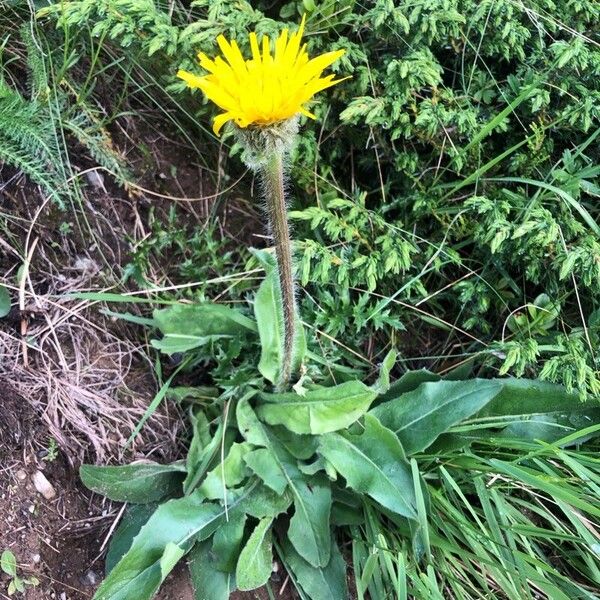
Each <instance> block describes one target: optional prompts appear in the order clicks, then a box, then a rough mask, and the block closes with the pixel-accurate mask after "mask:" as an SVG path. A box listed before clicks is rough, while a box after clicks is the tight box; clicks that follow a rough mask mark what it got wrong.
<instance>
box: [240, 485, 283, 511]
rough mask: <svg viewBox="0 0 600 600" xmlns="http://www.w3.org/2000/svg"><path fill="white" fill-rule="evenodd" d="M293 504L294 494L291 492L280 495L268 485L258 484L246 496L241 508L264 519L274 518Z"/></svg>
mask: <svg viewBox="0 0 600 600" xmlns="http://www.w3.org/2000/svg"><path fill="white" fill-rule="evenodd" d="M291 504H292V495H291V494H290V493H289V492H285V493H284V494H281V495H280V496H279V495H277V494H276V493H275V492H274V491H273V490H271V489H269V488H268V487H266V486H264V485H257V486H255V487H254V488H253V489H252V491H251V492H250V493H249V494H248V496H247V497H246V498H244V503H243V505H241V506H240V509H239V510H240V511H243V512H244V513H245V514H247V515H249V516H251V517H254V518H255V519H264V518H265V517H271V518H273V519H274V518H275V517H277V516H279V515H280V514H282V513H284V512H286V511H287V509H288V508H289V507H290V506H291Z"/></svg>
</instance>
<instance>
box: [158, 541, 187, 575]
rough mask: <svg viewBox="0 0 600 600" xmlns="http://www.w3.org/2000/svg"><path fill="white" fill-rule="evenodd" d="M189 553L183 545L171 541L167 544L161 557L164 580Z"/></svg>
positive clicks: (161, 570)
mask: <svg viewBox="0 0 600 600" xmlns="http://www.w3.org/2000/svg"><path fill="white" fill-rule="evenodd" d="M186 553H187V550H185V549H183V548H182V547H181V546H178V545H177V544H174V543H173V542H169V543H168V544H167V545H166V546H165V550H164V552H163V555H162V556H161V557H160V572H161V576H162V580H163V581H164V580H165V579H166V577H167V575H168V574H169V573H170V572H171V571H172V570H173V569H174V567H175V565H176V564H177V563H178V562H179V561H180V559H182V558H183V557H184V556H185V555H186Z"/></svg>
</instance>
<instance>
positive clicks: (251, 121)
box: [177, 18, 344, 135]
mask: <svg viewBox="0 0 600 600" xmlns="http://www.w3.org/2000/svg"><path fill="white" fill-rule="evenodd" d="M304 21H305V19H304V18H303V19H302V23H301V24H300V27H299V28H298V31H297V32H296V33H294V34H292V35H289V34H288V30H287V29H284V30H283V31H282V33H281V34H280V35H279V37H278V38H277V39H276V40H275V48H274V52H273V53H271V43H270V40H269V38H268V36H264V37H263V38H262V40H261V44H260V45H259V42H258V38H257V36H256V34H255V33H251V34H250V36H249V37H250V49H251V52H252V58H251V59H249V60H245V59H244V57H243V56H242V53H241V52H240V49H239V47H238V45H237V44H236V43H235V41H232V42H228V41H227V40H226V39H225V38H224V37H223V36H222V35H220V36H219V37H218V38H217V43H218V44H219V48H220V49H221V52H222V53H223V58H222V57H220V56H217V57H216V58H215V59H214V60H212V59H210V58H209V57H208V56H206V55H205V54H203V53H202V52H200V54H198V59H199V61H200V66H201V67H202V68H203V69H205V70H206V71H208V74H207V75H204V76H199V75H194V74H193V73H189V72H187V71H181V70H180V71H179V72H178V73H177V76H178V77H180V78H181V79H183V80H184V81H185V82H186V83H187V84H188V86H189V87H191V88H200V89H201V90H202V91H203V92H204V94H205V95H206V97H207V98H208V99H209V100H212V102H214V103H215V104H216V105H217V106H218V107H219V108H221V109H223V111H225V112H223V113H221V114H220V115H218V116H217V117H216V118H215V120H214V123H213V130H214V132H215V133H216V134H217V135H219V131H220V130H221V128H222V127H223V125H224V124H225V123H227V121H233V122H234V123H235V124H236V125H237V126H238V127H248V126H249V125H258V126H266V125H271V124H272V123H277V122H278V121H283V120H285V119H289V118H290V117H293V116H294V115H295V114H297V113H302V114H303V115H306V116H307V117H311V118H313V119H314V118H315V117H314V115H313V114H311V113H310V112H308V110H307V109H306V108H305V106H304V105H305V104H306V103H307V102H308V101H309V100H310V99H311V98H312V97H313V96H314V95H315V94H316V93H317V92H320V91H321V90H324V89H325V88H328V87H331V86H332V85H335V84H336V83H339V82H340V81H342V79H334V76H333V75H327V76H326V77H321V74H322V73H323V71H324V70H325V69H326V68H327V67H329V66H330V65H331V64H333V63H334V62H335V61H336V60H337V59H338V58H340V56H342V55H343V54H344V50H336V51H334V52H326V53H325V54H321V55H320V56H317V57H316V58H313V59H309V57H308V53H307V52H306V45H303V46H301V44H300V43H301V40H302V34H303V33H304Z"/></svg>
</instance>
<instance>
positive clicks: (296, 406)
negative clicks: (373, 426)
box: [257, 381, 377, 435]
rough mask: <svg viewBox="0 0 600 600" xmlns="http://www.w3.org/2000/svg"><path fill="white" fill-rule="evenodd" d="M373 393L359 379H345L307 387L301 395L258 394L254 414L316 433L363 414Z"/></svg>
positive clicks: (297, 430)
mask: <svg viewBox="0 0 600 600" xmlns="http://www.w3.org/2000/svg"><path fill="white" fill-rule="evenodd" d="M376 396H377V392H376V391H374V390H373V389H371V388H370V387H368V386H366V385H365V384H364V383H362V382H361V381H347V382H345V383H341V384H340V385H336V386H334V387H329V388H318V389H315V390H310V391H309V392H306V394H305V395H304V396H300V395H299V394H296V393H293V392H289V393H285V394H261V396H260V400H261V404H260V405H259V406H258V408H257V413H258V415H259V417H260V418H261V419H263V420H264V421H266V422H267V423H269V424H270V425H283V426H284V427H287V428H288V429H289V430H290V431H293V432H294V433H312V434H313V435H317V434H321V433H329V432H331V431H337V430H339V429H345V428H346V427H348V426H349V425H351V424H352V423H354V422H355V421H357V420H358V419H359V418H360V417H361V416H362V415H364V414H365V412H366V411H367V410H368V409H369V406H370V405H371V403H372V402H373V400H374V399H375V398H376Z"/></svg>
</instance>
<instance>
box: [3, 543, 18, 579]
mask: <svg viewBox="0 0 600 600" xmlns="http://www.w3.org/2000/svg"><path fill="white" fill-rule="evenodd" d="M0 568H2V570H3V571H4V572H5V573H6V574H7V575H10V577H16V576H17V559H16V557H15V555H14V554H13V553H12V552H11V551H10V550H4V552H2V555H0Z"/></svg>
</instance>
